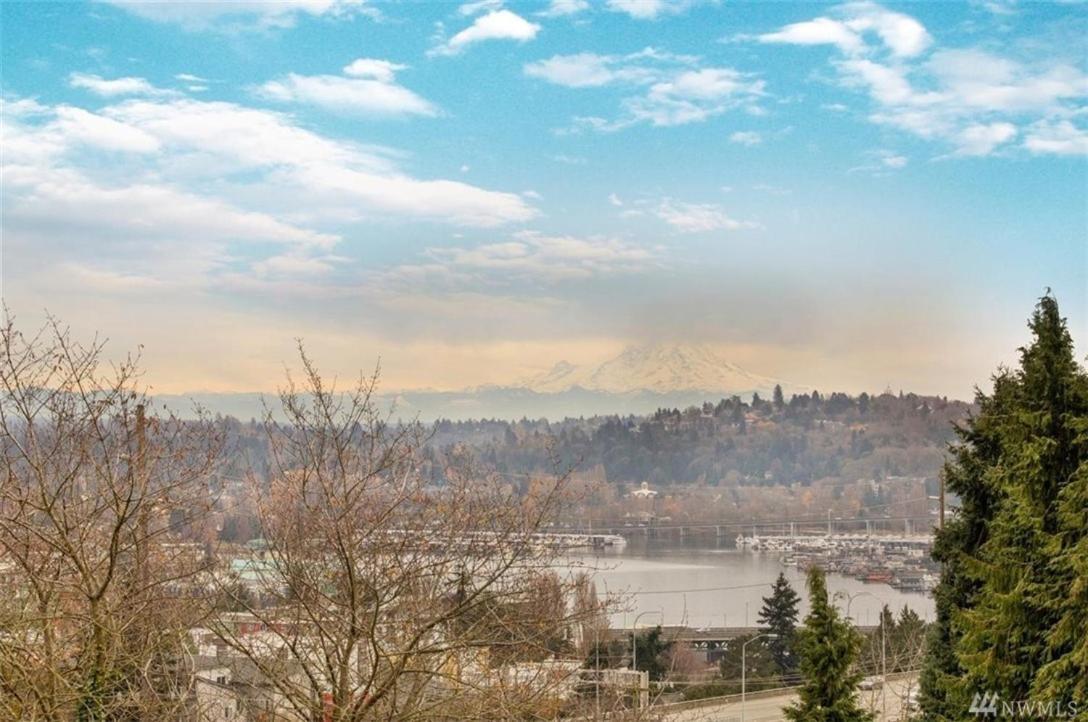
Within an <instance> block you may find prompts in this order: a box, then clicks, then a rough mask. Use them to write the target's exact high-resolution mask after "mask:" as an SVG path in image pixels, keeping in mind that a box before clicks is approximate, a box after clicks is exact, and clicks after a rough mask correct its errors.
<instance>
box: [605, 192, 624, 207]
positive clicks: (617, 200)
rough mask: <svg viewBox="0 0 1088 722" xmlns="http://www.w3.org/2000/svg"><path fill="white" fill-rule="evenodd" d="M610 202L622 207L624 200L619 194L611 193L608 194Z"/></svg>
mask: <svg viewBox="0 0 1088 722" xmlns="http://www.w3.org/2000/svg"><path fill="white" fill-rule="evenodd" d="M608 202H609V203H611V204H612V205H614V206H615V207H617V208H620V207H622V206H623V200H621V199H620V197H619V196H618V195H616V194H615V193H609V194H608Z"/></svg>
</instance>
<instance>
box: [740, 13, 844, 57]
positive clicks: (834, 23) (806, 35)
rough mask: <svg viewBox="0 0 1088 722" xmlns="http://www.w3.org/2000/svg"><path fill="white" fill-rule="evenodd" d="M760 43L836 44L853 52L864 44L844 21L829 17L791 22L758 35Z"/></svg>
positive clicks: (841, 48)
mask: <svg viewBox="0 0 1088 722" xmlns="http://www.w3.org/2000/svg"><path fill="white" fill-rule="evenodd" d="M758 39H759V41H760V42H761V43H785V44H788V45H837V46H838V47H839V49H840V50H842V51H843V52H847V53H855V52H857V51H859V50H861V48H862V47H863V46H864V43H863V42H862V39H861V37H859V36H858V34H857V33H855V32H854V31H853V30H851V29H850V28H848V27H846V24H845V23H842V22H840V21H838V20H832V19H831V18H815V19H814V20H805V21H803V22H799V23H792V24H790V25H786V26H785V27H783V28H781V29H780V30H777V31H775V32H773V33H765V34H763V35H760V36H759V38H758Z"/></svg>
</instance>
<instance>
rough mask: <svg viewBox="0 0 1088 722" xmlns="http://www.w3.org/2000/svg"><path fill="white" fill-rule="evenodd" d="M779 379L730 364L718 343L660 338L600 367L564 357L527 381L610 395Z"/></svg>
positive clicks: (744, 389) (762, 384)
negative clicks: (547, 369) (585, 364)
mask: <svg viewBox="0 0 1088 722" xmlns="http://www.w3.org/2000/svg"><path fill="white" fill-rule="evenodd" d="M776 383H781V382H778V381H776V380H775V379H771V378H767V377H765V376H759V375H756V374H752V373H749V372H747V371H745V370H744V369H742V368H740V367H739V366H737V365H736V364H733V363H731V362H729V361H728V360H726V359H725V358H723V357H721V356H720V355H719V353H718V352H717V351H716V350H715V349H714V348H713V347H712V346H709V345H705V344H668V343H662V342H654V343H646V344H640V345H635V346H628V347H627V348H625V349H623V350H622V351H621V352H620V353H619V354H618V355H616V356H615V357H613V358H611V359H609V360H607V361H605V362H604V363H601V364H599V365H597V366H588V367H582V366H575V365H573V364H570V363H568V362H566V361H561V362H559V363H558V364H556V365H555V366H554V367H553V368H552V369H551V370H550V371H548V372H547V373H545V374H542V375H540V376H537V377H535V378H533V379H530V380H529V381H528V382H527V383H526V384H525V385H526V386H527V387H528V388H530V389H532V390H534V391H537V392H539V393H556V392H562V391H567V390H570V389H572V388H574V387H581V388H584V389H588V390H591V391H603V392H607V393H630V392H636V391H654V392H658V393H667V392H673V391H706V392H711V393H729V394H741V395H746V394H750V393H753V392H759V393H761V394H767V393H770V391H771V389H773V388H774V385H775V384H776ZM783 385H784V386H786V385H787V384H783Z"/></svg>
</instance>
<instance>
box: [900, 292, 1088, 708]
mask: <svg viewBox="0 0 1088 722" xmlns="http://www.w3.org/2000/svg"><path fill="white" fill-rule="evenodd" d="M1030 328H1031V331H1032V335H1033V339H1032V343H1031V344H1030V345H1029V346H1027V347H1025V348H1023V349H1021V352H1020V362H1021V363H1020V369H1019V370H1018V371H1016V372H1008V371H1004V372H1001V373H1000V374H998V376H996V377H995V380H994V391H993V394H992V395H991V396H989V397H986V396H982V395H980V396H979V406H980V411H979V413H978V415H977V416H975V417H973V418H971V419H969V421H968V423H967V424H966V425H965V426H964V428H962V429H960V430H959V432H958V433H959V436H960V444H959V445H958V446H957V447H956V448H955V449H954V450H953V453H954V456H953V459H952V461H951V462H950V463H949V464H948V465H947V466H946V468H945V478H946V481H947V483H948V486H949V488H950V489H951V490H952V491H953V492H955V493H957V494H958V495H959V496H960V497H961V500H962V503H963V507H962V509H961V512H960V514H959V515H958V516H957V517H956V518H955V519H954V520H953V521H951V522H950V523H949V524H948V525H947V526H946V528H945V529H944V530H943V531H941V532H940V533H939V534H938V537H937V542H936V544H935V547H934V556H935V557H936V558H937V559H938V560H940V561H941V562H942V563H943V568H942V578H941V583H940V585H939V586H938V588H937V590H936V600H937V612H938V616H937V623H936V625H935V628H934V631H933V634H932V636H931V639H930V647H929V650H928V656H927V660H926V667H925V669H924V671H923V677H922V691H923V699H922V704H923V710H924V711H925V713H926V718H927V719H933V720H953V719H962V718H964V717H965V716H966V706H967V702H968V698H969V696H970V695H971V693H972V692H978V691H979V690H984V691H987V692H994V693H997V694H998V695H999V696H1000V697H1001V698H1002V699H1006V700H1023V699H1037V700H1039V701H1042V702H1052V701H1053V702H1064V703H1071V702H1079V703H1080V704H1081V705H1083V706H1085V707H1088V682H1086V681H1085V680H1086V679H1088V644H1086V643H1085V641H1084V640H1085V637H1086V636H1088V622H1086V621H1085V620H1086V618H1088V613H1086V610H1088V582H1086V581H1085V579H1086V572H1088V561H1086V560H1088V551H1086V546H1088V542H1085V541H1084V540H1085V534H1086V530H1088V512H1086V511H1085V509H1086V507H1088V491H1086V490H1085V484H1086V482H1085V476H1088V376H1086V375H1085V373H1084V371H1083V370H1082V369H1081V368H1080V367H1079V366H1078V365H1077V363H1076V360H1075V357H1074V352H1073V342H1072V339H1071V338H1070V336H1069V332H1068V330H1067V329H1066V325H1065V321H1064V319H1062V318H1061V315H1060V314H1059V312H1058V305H1057V302H1056V301H1055V300H1054V299H1053V298H1052V297H1051V296H1049V295H1048V296H1045V297H1043V298H1042V299H1040V301H1039V305H1038V306H1037V308H1036V310H1035V313H1034V315H1033V316H1032V319H1031V322H1030Z"/></svg>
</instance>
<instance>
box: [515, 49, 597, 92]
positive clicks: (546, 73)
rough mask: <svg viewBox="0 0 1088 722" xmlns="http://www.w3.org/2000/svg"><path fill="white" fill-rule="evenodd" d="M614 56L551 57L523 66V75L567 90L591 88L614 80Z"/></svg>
mask: <svg viewBox="0 0 1088 722" xmlns="http://www.w3.org/2000/svg"><path fill="white" fill-rule="evenodd" d="M615 62H616V60H615V57H614V56H608V55H597V54H596V53H577V54H575V55H553V56H552V57H550V58H548V59H546V60H539V61H537V62H535V63H529V64H528V65H526V66H525V74H526V75H528V76H529V77H532V78H540V79H542V80H547V81H548V82H549V83H553V84H555V85H563V86H566V87H568V88H593V87H597V86H601V85H607V84H609V83H611V82H613V81H615V80H616V71H615V70H613V67H612V66H613V64H614V63H615Z"/></svg>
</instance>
